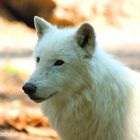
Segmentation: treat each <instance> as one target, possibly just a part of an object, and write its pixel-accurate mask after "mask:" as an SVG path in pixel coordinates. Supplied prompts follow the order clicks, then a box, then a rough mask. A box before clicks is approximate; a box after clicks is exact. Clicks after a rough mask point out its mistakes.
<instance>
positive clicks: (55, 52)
mask: <svg viewBox="0 0 140 140" xmlns="http://www.w3.org/2000/svg"><path fill="white" fill-rule="evenodd" d="M34 24H35V28H36V31H37V35H38V43H37V45H36V48H35V52H34V54H35V60H36V69H35V71H34V72H33V74H32V75H31V77H30V78H29V80H28V81H27V82H26V83H25V85H24V86H23V90H24V92H25V93H26V94H28V96H29V97H30V98H31V99H32V100H34V101H36V102H42V101H44V100H47V99H49V100H51V99H53V98H55V99H57V98H65V97H66V96H67V97H68V96H73V97H74V96H75V94H76V93H77V92H78V91H79V90H80V89H82V88H83V87H86V86H88V84H89V82H90V75H89V72H88V67H89V62H90V60H91V58H92V55H93V52H94V49H95V33H94V29H93V27H92V26H91V25H90V24H88V23H84V24H82V25H81V26H80V27H79V28H76V29H75V28H74V29H73V28H64V29H58V28H57V27H55V26H53V25H52V24H50V23H48V22H47V21H45V20H44V19H43V18H40V17H37V16H35V17H34Z"/></svg>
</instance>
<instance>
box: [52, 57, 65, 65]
mask: <svg viewBox="0 0 140 140" xmlns="http://www.w3.org/2000/svg"><path fill="white" fill-rule="evenodd" d="M62 64H64V61H63V60H61V59H59V60H57V61H56V62H55V63H54V66H60V65H62Z"/></svg>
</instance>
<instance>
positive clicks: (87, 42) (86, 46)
mask: <svg viewBox="0 0 140 140" xmlns="http://www.w3.org/2000/svg"><path fill="white" fill-rule="evenodd" d="M76 41H77V43H78V45H79V46H80V47H81V48H82V49H83V50H84V51H86V53H87V56H86V57H91V56H92V53H93V50H94V47H95V32H94V29H93V27H92V26H91V25H90V24H88V23H84V24H82V25H81V26H80V27H79V28H78V30H77V32H76Z"/></svg>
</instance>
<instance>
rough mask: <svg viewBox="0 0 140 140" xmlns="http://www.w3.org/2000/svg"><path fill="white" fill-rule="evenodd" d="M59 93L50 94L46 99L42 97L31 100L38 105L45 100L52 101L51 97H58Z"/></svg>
mask: <svg viewBox="0 0 140 140" xmlns="http://www.w3.org/2000/svg"><path fill="white" fill-rule="evenodd" d="M56 94H57V92H55V93H52V94H50V95H49V96H48V97H44V98H40V97H30V99H31V100H33V101H34V102H36V103H41V102H43V101H45V100H48V99H50V98H51V97H53V96H54V95H56Z"/></svg>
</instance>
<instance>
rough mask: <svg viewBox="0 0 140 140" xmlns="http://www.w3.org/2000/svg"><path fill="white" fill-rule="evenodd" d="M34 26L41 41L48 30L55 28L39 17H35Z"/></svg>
mask: <svg viewBox="0 0 140 140" xmlns="http://www.w3.org/2000/svg"><path fill="white" fill-rule="evenodd" d="M34 25H35V29H36V31H37V35H38V38H39V39H40V38H41V37H42V36H43V35H44V34H45V33H46V32H47V30H49V29H51V28H52V27H53V26H52V25H51V24H50V23H48V22H47V21H46V20H45V19H43V18H41V17H38V16H35V17H34Z"/></svg>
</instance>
